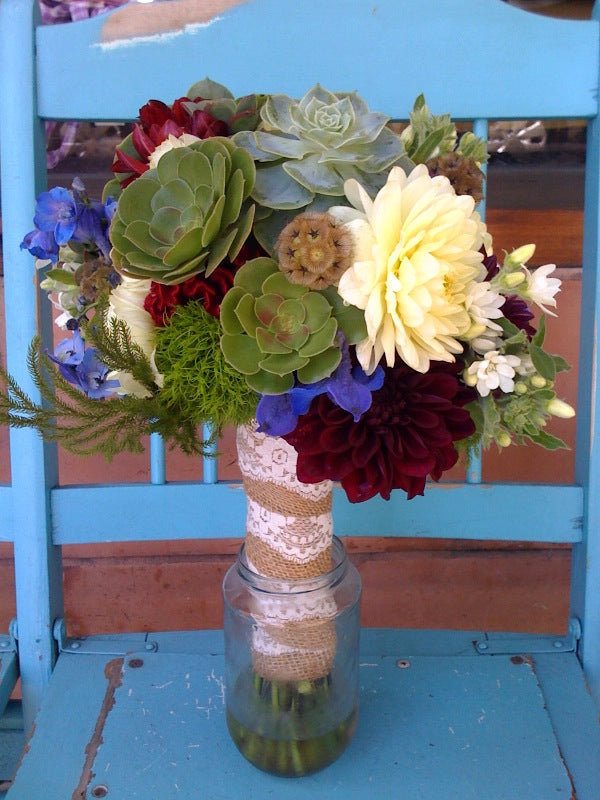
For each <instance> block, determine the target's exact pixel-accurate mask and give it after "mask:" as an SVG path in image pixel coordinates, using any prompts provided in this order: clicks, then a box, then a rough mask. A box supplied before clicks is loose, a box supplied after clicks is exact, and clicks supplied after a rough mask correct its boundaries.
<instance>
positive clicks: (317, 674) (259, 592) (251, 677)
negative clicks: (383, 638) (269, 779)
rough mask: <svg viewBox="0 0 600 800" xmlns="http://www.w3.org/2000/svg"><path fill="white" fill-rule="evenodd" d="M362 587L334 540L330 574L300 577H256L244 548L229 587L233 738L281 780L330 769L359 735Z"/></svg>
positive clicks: (228, 697) (227, 633)
mask: <svg viewBox="0 0 600 800" xmlns="http://www.w3.org/2000/svg"><path fill="white" fill-rule="evenodd" d="M360 591H361V580H360V576H359V574H358V572H357V570H356V568H355V567H354V566H353V565H352V564H351V563H350V562H349V561H348V558H347V556H346V551H345V548H344V545H343V544H342V542H341V541H340V540H339V539H338V538H337V537H334V538H333V547H332V566H331V569H330V570H329V572H326V573H324V574H323V575H320V576H318V577H314V578H308V579H302V580H287V579H286V580H282V579H280V578H268V577H265V576H263V575H260V574H258V573H257V572H256V571H254V570H253V568H252V565H251V564H249V563H248V560H247V558H246V554H245V548H244V546H242V548H241V549H240V552H239V555H238V559H237V561H236V563H235V564H234V565H233V566H232V567H231V568H230V569H229V571H228V572H227V574H226V575H225V579H224V581H223V597H224V605H225V621H224V629H225V683H226V711H227V725H228V728H229V732H230V734H231V737H232V738H233V741H234V742H235V744H236V746H237V747H238V749H239V750H240V752H241V753H242V754H243V755H244V756H245V757H246V758H247V759H248V761H250V762H251V763H252V764H254V765H255V766H257V767H259V768H260V769H262V770H265V771H266V772H270V773H272V774H275V775H280V776H288V777H296V776H300V775H307V774H309V773H311V772H316V771H317V770H320V769H322V768H323V767H326V766H327V765H328V764H331V762H332V761H334V760H335V759H336V758H337V757H338V756H339V755H340V754H341V753H342V752H343V751H344V749H345V748H346V746H347V745H348V743H349V741H350V739H351V738H352V735H353V733H354V730H355V728H356V720H357V708H358V646H359V630H360V610H359V601H360Z"/></svg>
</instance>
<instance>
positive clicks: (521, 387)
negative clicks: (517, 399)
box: [513, 381, 527, 394]
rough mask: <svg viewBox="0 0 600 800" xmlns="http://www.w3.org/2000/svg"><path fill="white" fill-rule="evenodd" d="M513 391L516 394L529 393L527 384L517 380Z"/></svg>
mask: <svg viewBox="0 0 600 800" xmlns="http://www.w3.org/2000/svg"><path fill="white" fill-rule="evenodd" d="M513 391H514V393H515V394H527V385H526V384H524V383H523V381H517V382H516V383H515V388H514V389H513Z"/></svg>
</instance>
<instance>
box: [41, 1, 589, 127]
mask: <svg viewBox="0 0 600 800" xmlns="http://www.w3.org/2000/svg"><path fill="white" fill-rule="evenodd" d="M226 5H227V4H217V6H216V8H217V9H219V8H224V7H226ZM443 6H444V11H447V12H448V13H447V14H441V13H440V1H439V0H422V2H420V3H408V4H407V5H406V7H405V8H404V9H403V11H402V13H401V14H399V13H398V10H397V6H396V4H395V2H394V0H380V2H378V3H377V4H376V5H373V4H372V3H366V2H358V1H357V0H352V2H347V3H345V5H344V21H343V23H344V24H343V25H340V20H339V15H338V12H337V9H336V8H335V7H334V6H329V5H327V4H323V3H321V2H320V0H304V2H303V3H302V4H296V5H295V6H289V8H288V9H286V14H285V15H284V14H281V6H280V2H279V0H261V1H259V0H255V1H254V2H252V3H247V4H242V5H241V6H237V7H236V8H234V9H232V10H231V11H229V12H226V13H223V14H221V15H220V16H218V17H216V18H215V19H214V20H213V21H212V22H209V23H207V24H204V25H202V26H188V27H187V28H186V29H185V31H184V32H181V33H179V35H171V36H169V35H168V34H167V35H166V36H163V37H162V41H161V47H160V48H155V49H152V48H153V45H154V43H155V42H156V38H154V40H153V39H152V37H146V39H143V38H142V39H140V40H137V41H136V42H135V44H132V43H131V41H129V42H128V43H127V44H128V46H121V47H114V46H111V47H109V46H105V47H103V46H101V45H99V43H100V40H101V35H102V33H101V28H102V25H103V24H104V22H105V20H103V19H98V18H94V19H92V20H86V21H84V22H81V23H76V24H77V25H78V28H77V29H76V30H77V33H75V28H73V29H72V30H70V27H71V26H65V25H54V26H46V27H44V28H41V29H40V30H39V31H38V39H37V46H38V63H39V67H40V70H41V75H42V80H41V83H40V91H39V108H40V113H41V115H42V116H46V117H49V118H51V119H52V118H63V117H64V118H67V119H69V118H79V117H82V118H86V117H87V118H91V119H96V118H98V114H99V113H100V115H101V118H103V119H131V118H132V117H133V116H134V115H135V114H136V112H137V109H138V108H139V106H141V105H142V104H143V103H145V102H146V101H147V100H148V98H149V97H161V98H169V99H170V98H175V97H179V96H181V94H182V92H183V91H185V90H186V89H187V86H182V85H181V84H180V80H181V78H180V73H178V72H177V71H175V70H173V68H172V66H173V64H174V63H177V62H183V63H189V64H192V65H195V66H194V67H193V68H192V69H193V70H194V74H190V78H189V83H190V84H191V83H192V82H193V81H194V80H198V79H199V77H200V76H201V75H205V74H206V73H207V72H210V75H211V77H212V78H213V79H215V80H219V81H220V82H222V83H224V84H226V85H228V86H229V88H230V89H231V91H232V92H233V93H234V94H235V95H238V96H239V95H244V94H248V93H250V92H255V91H261V92H267V93H269V92H285V93H287V94H289V95H291V96H302V95H303V94H304V92H305V91H306V90H307V89H308V88H309V87H310V86H312V85H314V84H315V83H317V82H318V81H323V80H325V78H324V76H326V78H327V86H328V88H332V89H335V90H344V89H345V90H353V89H356V90H358V92H359V93H361V94H363V95H365V96H367V95H368V97H367V99H368V102H369V104H370V105H371V107H373V108H375V109H378V110H386V111H388V112H389V113H390V114H392V115H394V114H396V115H401V116H402V115H403V116H404V117H405V115H406V114H407V112H408V110H409V109H410V108H411V107H412V103H413V101H414V98H415V97H416V96H417V95H418V94H419V93H420V92H423V91H424V92H425V93H426V95H427V98H428V101H429V103H430V105H431V107H432V108H438V109H445V110H451V111H452V113H453V115H454V116H455V118H466V119H474V118H485V117H489V116H493V117H495V118H497V119H511V118H516V119H523V118H531V115H534V118H537V117H555V116H569V117H586V116H592V115H593V114H595V113H596V110H597V106H596V100H595V92H596V88H597V81H598V48H597V23H596V22H593V21H583V22H581V21H557V20H553V19H549V18H544V17H537V16H534V15H531V14H527V13H525V12H523V11H520V10H518V9H515V8H511V7H508V6H506V5H503V4H501V3H494V4H488V3H486V4H485V6H486V8H485V9H483V8H482V4H481V3H480V2H478V0H468V2H467V0H444V2H443ZM144 11H145V12H146V14H152V13H153V9H152V8H148V9H144ZM117 13H119V12H117ZM482 14H485V21H486V26H487V28H488V30H493V31H494V40H495V41H507V42H510V43H511V46H510V47H501V48H496V51H495V52H494V58H490V57H489V42H488V41H487V40H486V39H485V37H482V36H481V35H480V32H479V28H478V25H480V24H481V19H482ZM315 19H318V22H319V24H318V25H315V24H314V21H315ZM266 30H268V31H269V57H268V58H265V57H264V53H263V52H262V50H261V48H248V50H247V52H245V53H244V58H243V59H242V60H240V59H236V58H232V57H231V54H230V53H229V52H228V49H227V48H226V47H225V48H224V47H223V42H224V41H241V42H243V41H246V40H247V39H248V37H250V39H252V38H253V37H260V36H262V35H264V31H266ZM407 30H410V31H411V36H410V51H408V50H406V47H405V52H404V53H403V51H402V49H400V50H399V51H398V53H397V57H396V58H390V57H389V51H388V50H387V49H386V48H371V51H370V52H369V54H368V57H364V58H358V57H357V58H355V59H354V65H355V67H356V68H355V70H354V72H353V74H350V73H349V59H348V54H353V57H354V54H359V53H361V52H363V50H364V42H365V41H372V42H377V41H379V40H383V38H384V33H385V35H386V36H388V39H387V41H393V40H394V38H395V39H396V40H397V41H398V42H402V41H405V40H406V31H407ZM299 41H302V46H301V47H299V46H298V42H299ZM433 41H435V47H436V50H438V51H439V52H446V53H454V57H453V58H452V75H453V78H452V80H451V81H440V79H439V64H438V62H437V59H435V58H431V57H430V55H431V47H432V44H431V43H432V42H433ZM457 41H468V42H469V54H468V55H469V58H468V59H467V58H465V59H463V58H461V53H460V52H455V50H456V42H457ZM531 41H536V47H535V48H531V47H530V43H531ZM57 52H69V54H70V59H69V62H67V61H66V60H62V59H58V60H57V59H56V53H57ZM402 56H405V57H402ZM70 63H76V64H78V67H79V68H78V69H77V70H72V69H71V68H70ZM142 64H143V65H144V67H143V68H140V65H142ZM472 64H477V69H473V68H472ZM354 65H353V66H354ZM93 74H96V75H102V76H103V80H102V82H101V84H99V85H98V86H95V87H94V89H95V90H94V91H93V92H90V91H89V84H88V82H87V81H88V80H89V78H88V77H87V76H88V75H93ZM123 75H127V81H126V82H125V81H123V80H122V76H123ZM383 75H385V80H382V79H381V77H382V76H383ZM49 76H51V77H52V80H47V78H48V77H49ZM67 85H68V86H69V87H70V91H69V92H65V91H63V87H64V86H67ZM390 85H392V86H394V92H393V97H394V102H395V103H396V104H397V106H396V108H389V97H390V92H389V86H390ZM515 85H518V86H519V91H518V92H515V91H514V86H515ZM103 87H106V92H104V93H103ZM109 87H110V88H109ZM367 89H368V91H367Z"/></svg>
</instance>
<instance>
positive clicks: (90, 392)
mask: <svg viewBox="0 0 600 800" xmlns="http://www.w3.org/2000/svg"><path fill="white" fill-rule="evenodd" d="M76 369H77V378H78V383H79V387H80V389H82V390H83V391H84V392H85V393H86V394H87V396H88V397H91V398H93V399H94V400H99V399H100V398H102V397H108V396H109V395H111V394H113V393H114V391H115V390H116V389H117V388H118V386H119V381H117V380H107V376H108V367H107V366H106V365H105V364H103V363H102V362H101V361H100V359H99V358H98V356H97V355H96V351H95V350H94V348H93V347H88V348H87V350H86V351H85V353H84V354H83V359H82V360H81V363H80V364H78V365H77V368H76Z"/></svg>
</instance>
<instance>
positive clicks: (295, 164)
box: [233, 84, 404, 252]
mask: <svg viewBox="0 0 600 800" xmlns="http://www.w3.org/2000/svg"><path fill="white" fill-rule="evenodd" d="M260 114H261V119H262V123H261V126H260V128H261V129H260V130H257V131H241V132H239V133H236V134H235V136H234V137H233V140H234V141H235V143H236V144H238V145H240V146H242V147H245V148H246V149H247V150H248V152H249V153H250V154H251V155H252V157H253V158H254V160H255V161H256V162H258V163H257V173H256V182H255V184H254V190H253V192H252V196H253V198H254V199H255V200H256V202H257V203H258V204H259V206H262V207H264V208H267V209H276V210H278V211H288V212H289V211H290V210H296V209H300V208H305V207H308V206H310V207H311V210H317V211H325V210H326V209H327V208H328V207H329V206H331V205H335V204H336V203H337V202H338V201H335V202H332V201H331V198H332V197H336V198H337V197H343V196H344V181H346V180H348V179H349V178H355V179H356V180H357V181H358V182H359V183H360V184H361V185H362V186H364V187H365V189H366V190H367V191H368V192H369V193H372V194H375V193H376V192H377V190H378V189H380V188H381V186H382V185H383V183H385V173H386V171H387V170H388V169H389V167H391V165H392V164H396V163H398V162H399V160H400V159H401V158H402V156H403V154H404V147H403V145H402V142H401V140H400V138H399V137H398V136H397V135H396V134H395V133H394V132H393V131H391V130H390V129H389V128H387V127H386V124H387V122H388V121H389V118H388V117H387V116H385V115H384V114H379V113H375V112H372V111H369V107H368V106H367V104H366V103H365V102H364V100H362V99H361V98H360V97H359V96H358V95H357V94H356V93H344V94H334V93H333V92H329V91H327V90H326V89H323V88H322V87H321V86H319V85H318V84H317V85H316V86H314V87H313V88H312V89H311V90H310V91H309V92H307V93H306V94H305V95H304V97H303V98H302V99H301V100H299V101H298V100H293V99H292V98H290V97H288V96H287V95H281V94H280V95H272V96H270V97H268V98H267V100H266V102H265V103H264V105H263V106H262V108H261V112H260ZM322 196H324V198H323V197H322ZM319 199H320V200H321V202H320V203H319V202H318V201H319ZM323 200H325V202H323ZM315 201H317V202H316V204H315ZM292 216H293V215H292ZM289 218H290V216H289V215H288V216H287V217H286V216H285V215H282V214H275V215H270V221H269V222H267V223H264V224H263V223H261V225H259V226H257V230H256V231H255V232H256V233H257V234H258V236H259V238H260V240H261V244H263V246H266V247H267V248H268V249H269V250H270V251H271V252H272V245H273V241H274V237H273V231H274V230H276V229H277V228H278V229H279V230H281V229H282V228H283V227H284V225H285V224H286V223H287V222H288V221H289ZM263 229H264V232H263Z"/></svg>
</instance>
